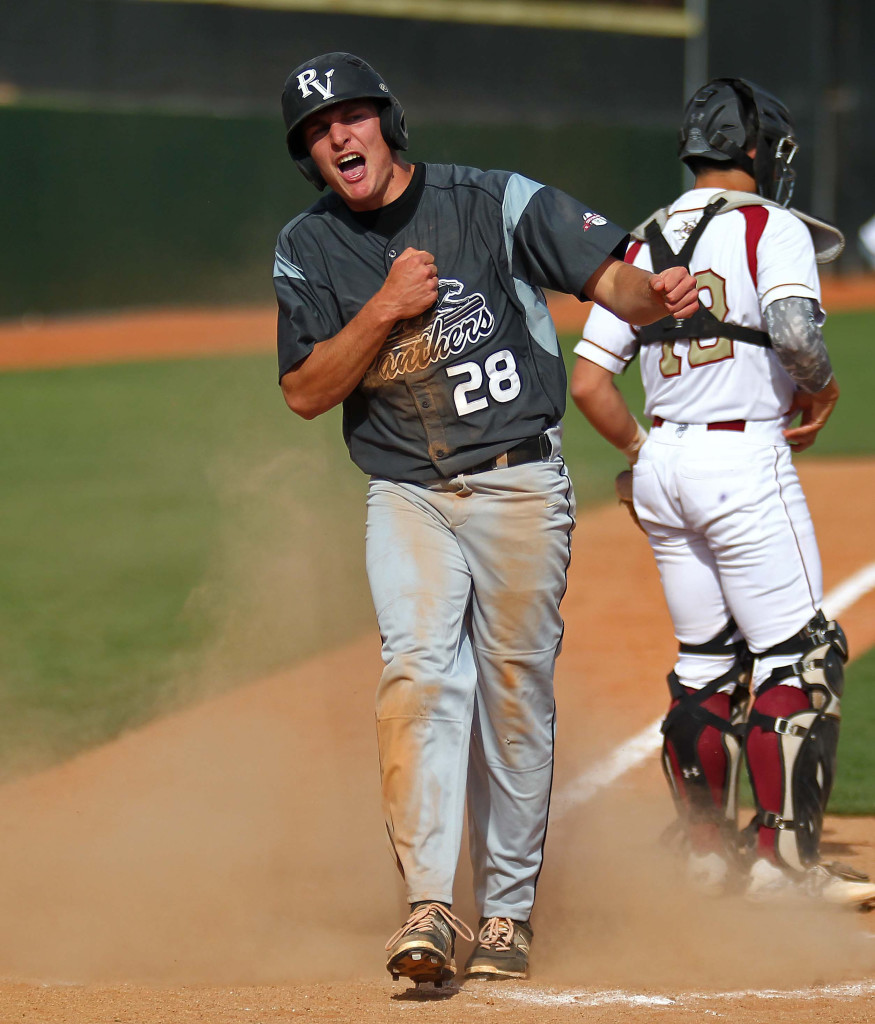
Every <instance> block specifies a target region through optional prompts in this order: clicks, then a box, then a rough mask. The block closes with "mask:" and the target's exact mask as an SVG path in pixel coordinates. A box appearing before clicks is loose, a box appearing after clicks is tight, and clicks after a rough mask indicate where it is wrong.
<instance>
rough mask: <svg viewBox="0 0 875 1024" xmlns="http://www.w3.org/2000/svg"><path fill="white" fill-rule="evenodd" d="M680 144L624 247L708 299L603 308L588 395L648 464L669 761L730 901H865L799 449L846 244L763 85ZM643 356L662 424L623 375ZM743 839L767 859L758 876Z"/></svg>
mask: <svg viewBox="0 0 875 1024" xmlns="http://www.w3.org/2000/svg"><path fill="white" fill-rule="evenodd" d="M679 138H680V149H679V152H680V158H681V160H683V161H684V162H685V163H686V164H687V166H688V167H689V168H690V169H691V171H692V172H693V174H694V175H695V182H694V187H693V188H692V190H691V191H688V192H686V193H685V194H684V195H682V196H680V198H679V199H677V200H676V201H675V202H674V203H672V205H671V206H669V207H667V208H666V209H663V210H659V211H657V213H656V214H655V215H654V216H653V217H651V218H649V219H648V221H647V222H646V224H645V225H642V227H641V228H640V229H636V231H635V232H633V241H632V243H631V244H630V247H629V250H628V252H627V253H626V257H625V258H626V260H627V262H629V263H631V264H633V265H634V266H638V267H641V268H642V269H643V270H646V271H648V272H650V271H652V270H655V269H658V268H659V267H660V266H662V265H663V264H665V263H666V262H668V263H672V264H675V263H681V264H682V265H685V266H688V267H690V268H691V270H692V271H693V274H694V276H695V278H696V281H697V283H698V286H699V289H700V296H701V298H702V305H701V308H700V310H699V311H698V312H697V313H696V315H695V316H693V317H691V318H689V319H687V320H685V321H683V322H680V321H675V320H673V319H671V318H667V319H665V320H663V321H661V322H660V323H658V324H654V325H652V326H636V327H632V326H630V325H629V324H627V323H624V322H623V321H622V320H620V319H618V318H617V317H616V316H614V315H612V314H611V312H609V311H608V310H605V309H602V308H594V309H593V311H592V314H591V315H590V317H589V318H588V320H587V322H586V325H585V328H584V332H583V338H582V340H581V341H580V342H579V343H578V344H577V346H576V348H575V352H576V353H577V354H578V356H579V358H578V360H577V363H576V366H575V369H574V371H573V375H572V384H571V391H572V396H573V398H574V401H575V403H576V404H577V405H578V406H579V408H580V409H581V410H582V411H583V413H584V415H585V416H586V417H587V418H588V419H589V420H590V422H591V423H592V424H593V425H594V426H595V427H596V429H597V430H598V431H599V432H600V433H601V434H602V435H603V436H604V437H605V438H607V440H609V441H611V442H612V443H613V444H614V445H615V446H617V447H618V448H620V449H621V450H623V451H624V452H625V453H626V455H627V457H628V460H629V463H630V465H631V466H632V467H633V470H632V478H633V481H634V488H633V501H634V512H635V514H636V515H637V518H638V520H639V521H640V524H641V525H642V526H643V528H644V530H645V532H646V533H647V537H648V539H649V541H650V544H651V546H652V548H653V552H654V555H655V556H656V563H657V566H658V569H659V574H660V578H661V581H662V585H663V589H664V591H665V597H666V601H667V603H668V608H669V611H670V613H671V617H672V621H673V624H674V631H675V635H676V637H677V640H678V644H679V651H678V657H677V661H676V662H675V665H674V668H673V670H672V672H671V673H670V674H669V676H668V685H669V690H670V695H671V702H670V706H669V710H668V713H667V715H666V717H665V721H664V723H663V734H664V746H663V767H664V770H665V774H666V777H667V779H668V782H669V784H670V786H671V789H672V793H673V796H674V800H675V804H676V807H677V811H678V814H679V819H680V825H681V826H682V828H683V833H684V837H685V839H686V842H687V849H688V851H689V854H688V855H689V862H688V863H689V870H690V875H691V877H692V879H693V881H695V882H696V883H697V884H699V885H700V886H701V887H702V888H703V889H706V890H708V891H716V892H719V891H724V890H725V889H726V887H727V886H730V885H731V884H732V883H733V880H735V882H736V884H742V885H744V886H745V887H746V893H747V895H748V896H749V897H750V898H751V899H756V900H766V899H783V898H787V897H790V898H798V897H799V896H800V895H802V894H806V895H808V896H816V897H818V898H821V899H823V900H826V901H829V902H833V903H840V904H851V905H857V904H862V903H866V902H868V901H870V900H872V899H873V898H875V886H873V885H871V884H870V883H869V882H868V881H867V880H865V876H862V877H859V876H856V875H855V874H853V873H851V872H845V873H844V874H843V875H842V874H840V873H837V870H834V869H833V868H827V867H826V866H824V865H822V864H821V862H820V855H819V841H820V834H821V827H822V822H823V814H824V810H825V807H826V803H827V800H828V798H829V794H830V788H831V786H832V782H833V778H834V775H835V764H836V747H837V742H838V729H839V719H840V701H841V696H842V688H843V677H844V664H845V662H846V660H847V653H848V652H847V645H846V641H845V636H844V634H843V632H842V630H841V627H840V626H839V625H838V624H837V623H836V622H834V621H828V620H827V619H826V617H825V616H824V614H823V612H822V610H821V600H822V596H823V587H822V579H821V565H820V558H819V554H818V549H817V544H816V540H815V535H814V527H813V525H812V521H811V517H810V515H809V512H808V508H807V506H806V503H805V498H804V495H803V493H802V489H801V487H800V484H799V479H798V477H797V475H796V471H795V469H794V466H793V462H792V458H791V457H792V454H793V451H794V450H795V451H802V450H804V449H805V448H807V447H809V446H810V445H811V444H813V443H814V441H815V439H816V437H817V434H818V432H819V431H820V430H821V429H822V428H823V426H824V425H825V424H826V422H827V419H828V417H829V416H830V413H831V412H832V410H833V407H834V406H835V403H836V400H837V398H838V394H839V391H838V386H837V384H836V381H835V377H834V375H833V372H832V368H831V366H830V361H829V357H828V355H827V351H826V348H825V346H824V342H823V337H822V334H821V325H822V324H823V321H824V312H823V310H822V308H821V305H820V287H819V282H818V276H817V266H816V262H817V261H821V262H822V261H825V260H828V259H830V258H833V257H834V256H836V255H837V254H838V253H839V252H840V251H841V247H842V244H843V242H842V239H841V235H840V234H839V233H838V232H837V231H836V230H835V229H834V228H830V227H829V226H828V225H825V224H823V223H822V222H819V221H816V220H815V219H814V218H811V217H808V216H807V215H804V214H801V213H799V212H798V211H795V210H789V209H787V208H786V207H787V204H788V202H789V200H790V197H791V194H792V191H793V183H794V173H795V172H794V170H793V168H792V160H793V157H794V155H795V153H796V148H797V146H796V142H795V140H794V137H793V123H792V121H791V118H790V114H789V112H788V111H787V109H786V108H785V107H784V105H783V104H782V103H780V102H779V101H778V100H777V99H776V98H775V97H774V96H771V95H770V94H769V93H767V92H766V91H765V90H763V89H761V88H759V87H758V86H756V85H753V84H752V83H750V82H746V81H744V80H742V79H737V78H719V79H715V80H713V81H711V82H709V83H708V84H707V85H705V86H703V87H702V88H701V89H699V90H698V92H696V94H695V95H694V96H693V98H692V99H691V100H690V102H689V104H688V105H687V108H686V111H685V114H684V119H683V125H682V127H681V130H680V136H679ZM638 354H640V359H641V375H642V379H643V383H644V389H645V394H646V404H645V412H646V414H647V415H648V416H649V417H650V418H651V420H652V428H651V430H650V433H649V435H648V434H647V433H646V432H645V431H644V430H643V428H642V427H641V426H640V425H639V424H638V423H637V422H636V421H635V419H634V418H633V417H632V415H631V413H630V412H629V410H628V408H627V406H626V404H625V401H624V400H623V398H622V396H621V395H620V392H619V391H618V390H617V389H616V387H615V386H614V381H613V378H614V375H615V374H617V373H622V372H623V371H624V370H625V369H626V367H627V366H628V365H629V364H630V363H631V362H632V360H633V359H634V358H635V356H636V355H638ZM799 413H801V419H800V421H799V423H798V425H796V426H792V423H793V422H794V421H795V418H796V415H797V414H799ZM628 476H629V474H628V473H626V474H621V478H623V479H619V480H618V483H619V488H618V489H620V488H622V485H623V484H624V483H625V482H626V479H625V478H628ZM621 496H622V495H621ZM750 689H752V699H751V700H750V701H749V690H750ZM742 758H743V759H744V760H745V761H746V764H747V770H748V774H749V777H750V782H751V787H752V790H753V796H754V800H755V804H756V814H755V818H754V820H753V822H752V823H751V826H750V827H749V829H748V830H746V834H745V837H744V838H745V839H746V840H747V843H746V844H745V843H741V844H740V842H739V836H738V833H737V831H736V817H737V806H736V804H737V801H736V781H737V769H738V766H739V764H740V761H741V760H742ZM740 845H742V846H745V845H747V846H749V856H748V857H746V858H742V861H741V863H742V864H744V865H747V864H750V867H749V873H748V874H747V875H746V876H745V877H743V878H742V879H741V880H739V879H738V878H737V877H735V878H734V875H735V872H734V871H733V868H734V867H735V865H736V858H735V853H736V852H737V851H738V849H739V846H740Z"/></svg>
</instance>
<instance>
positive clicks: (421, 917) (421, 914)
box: [386, 903, 474, 949]
mask: <svg viewBox="0 0 875 1024" xmlns="http://www.w3.org/2000/svg"><path fill="white" fill-rule="evenodd" d="M432 914H439V915H440V916H441V917H442V918H443V919H444V920H445V921H446V922H447V924H448V925H449V926H450V928H452V929H453V931H454V932H455V933H456V935H460V936H461V937H462V938H463V939H466V940H467V941H468V942H472V941H473V939H474V933H473V932H472V931H471V929H470V928H469V927H468V926H467V925H466V924H465V922H464V921H463V920H462V919H461V918H459V917H456V915H455V914H454V913H453V912H452V911H451V910H448V909H447V908H446V907H445V906H444V905H443V904H442V903H425V904H423V906H421V907H418V908H417V909H416V910H414V911H413V913H412V914H411V915H410V917H408V918H407V920H406V921H405V922H404V924H402V925H401V927H400V928H399V929H398V931H397V932H395V934H394V935H393V936H392V937H391V938H390V939H389V941H388V942H387V943H386V949H391V948H392V946H394V945H395V943H396V942H397V941H398V940H399V939H400V938H403V936H405V935H407V934H409V933H410V932H416V931H419V930H420V929H421V928H422V926H423V925H424V924H425V923H426V921H427V920H428V918H429V917H431V916H432Z"/></svg>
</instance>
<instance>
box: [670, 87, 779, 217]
mask: <svg viewBox="0 0 875 1024" xmlns="http://www.w3.org/2000/svg"><path fill="white" fill-rule="evenodd" d="M751 146H756V155H755V156H754V159H753V160H751V159H750V157H749V156H748V155H747V152H746V151H747V150H748V149H750V147H751ZM797 148H798V147H797V145H796V140H795V138H794V137H793V119H792V118H791V116H790V111H789V110H787V108H786V107H785V106H784V104H783V103H782V102H781V101H780V100H779V99H777V98H776V97H775V96H773V95H772V94H771V93H769V92H766V90H765V89H761V88H760V87H759V86H758V85H754V84H753V82H747V81H745V79H743V78H715V79H712V80H711V81H710V82H708V84H707V85H703V86H702V87H701V89H699V90H698V91H697V92H696V93H695V95H694V96H693V98H692V99H691V100H690V102H689V103H688V104H687V108H686V110H685V111H684V120H683V124H682V125H681V129H680V132H679V133H678V155H679V156H680V158H681V160H683V161H684V162H687V161H689V160H690V159H696V158H700V159H705V160H713V161H715V162H717V163H729V162H731V163H733V164H737V165H738V166H740V167H741V168H742V169H743V170H745V171H747V172H748V174H750V175H751V176H752V177H753V178H754V180H755V181H756V184H757V192H758V193H759V194H760V195H761V196H763V197H764V198H766V199H773V200H774V201H775V202H777V203H780V204H781V205H782V206H786V205H787V203H789V202H790V198H791V196H792V195H793V187H794V184H795V181H796V171H795V169H794V168H792V167H791V166H790V163H791V161H792V160H793V157H794V156H795V155H796V150H797Z"/></svg>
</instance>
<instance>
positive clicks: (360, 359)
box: [281, 293, 395, 420]
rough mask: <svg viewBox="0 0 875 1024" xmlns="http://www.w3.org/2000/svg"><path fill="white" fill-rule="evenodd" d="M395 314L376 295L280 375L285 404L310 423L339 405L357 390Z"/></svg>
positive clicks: (390, 326)
mask: <svg viewBox="0 0 875 1024" xmlns="http://www.w3.org/2000/svg"><path fill="white" fill-rule="evenodd" d="M393 317H395V311H394V309H393V308H391V307H389V306H387V305H386V304H385V303H384V302H382V301H381V300H380V298H379V293H378V295H375V296H374V298H373V299H371V301H370V302H367V303H366V304H365V305H364V306H363V307H362V308H361V310H360V311H359V312H358V313H357V314H356V316H354V317H353V318H352V320H350V322H349V323H348V324H347V325H346V327H344V328H343V329H342V330H340V331H338V333H337V334H335V335H334V336H333V337H331V338H326V340H325V341H320V342H319V343H318V344H317V345H315V346H314V348H313V351H312V352H311V353H310V355H309V356H307V358H306V359H303V360H302V361H301V362H300V363H298V364H297V366H295V367H293V368H292V369H291V370H290V371H289V372H288V373H286V374H284V375H283V378H282V381H281V385H282V390H283V397H284V398H285V400H286V404H287V405H288V407H289V408H290V409H291V410H292V412H294V413H297V414H298V415H299V416H302V417H303V418H304V419H307V420H311V419H314V418H315V417H316V416H320V415H321V414H322V413H324V412H328V410H329V409H333V408H334V407H335V406H336V405H339V404H340V403H341V402H342V401H343V400H344V399H345V398H346V397H347V396H348V395H349V394H350V393H351V392H352V391H353V390H354V388H355V387H356V385H357V384H358V383H359V381H360V380H361V379H362V377H363V376H364V374H365V371H366V370H367V368H368V367H369V366H370V365H371V363H372V362H373V359H374V356H375V355H376V354H377V352H378V351H379V350H380V348H381V346H382V345H383V343H384V342H385V340H386V338H387V337H388V336H389V332H390V331H391V330H392V328H393V327H394V325H395V319H393Z"/></svg>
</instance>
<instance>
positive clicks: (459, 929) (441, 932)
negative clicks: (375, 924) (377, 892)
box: [386, 902, 474, 987]
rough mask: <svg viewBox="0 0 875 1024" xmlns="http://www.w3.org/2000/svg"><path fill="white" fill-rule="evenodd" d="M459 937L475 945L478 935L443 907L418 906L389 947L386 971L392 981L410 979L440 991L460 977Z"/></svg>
mask: <svg viewBox="0 0 875 1024" xmlns="http://www.w3.org/2000/svg"><path fill="white" fill-rule="evenodd" d="M456 934H458V935H461V936H462V938H463V939H467V940H468V941H471V940H472V939H473V938H474V933H473V932H472V931H471V929H470V928H469V927H468V926H467V925H466V924H465V922H464V921H461V920H460V919H459V918H458V917H456V915H455V914H453V913H452V912H451V911H450V909H449V907H447V906H445V905H444V904H443V903H428V902H422V903H414V904H413V905H412V906H411V908H410V917H408V918H407V920H406V921H405V922H404V924H403V925H401V927H400V928H399V929H398V931H397V932H395V934H394V935H393V936H392V938H391V939H389V941H388V942H387V943H386V951H387V952H388V954H389V957H388V959H387V960H386V970H387V971H388V972H389V973H390V974H391V975H392V980H393V981H397V980H398V979H399V978H401V977H404V978H410V979H411V981H413V982H415V983H416V984H417V985H420V984H422V983H423V982H427V981H430V982H432V983H433V984H434V985H436V986H438V987H440V986H441V985H443V983H444V982H445V981H450V980H451V979H452V978H454V977H455V976H456V961H455V960H454V959H453V954H454V952H455V938H456Z"/></svg>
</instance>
